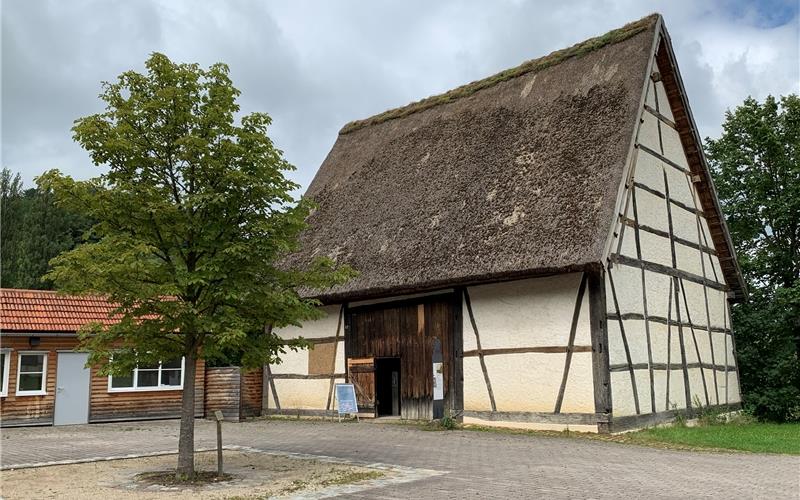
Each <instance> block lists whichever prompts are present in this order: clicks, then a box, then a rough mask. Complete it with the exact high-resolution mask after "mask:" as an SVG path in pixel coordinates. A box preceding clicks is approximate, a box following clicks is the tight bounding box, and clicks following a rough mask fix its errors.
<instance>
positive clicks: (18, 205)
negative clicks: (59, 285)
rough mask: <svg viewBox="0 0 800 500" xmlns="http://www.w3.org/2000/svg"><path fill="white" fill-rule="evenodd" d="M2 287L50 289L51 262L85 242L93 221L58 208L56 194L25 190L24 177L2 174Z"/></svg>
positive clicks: (2, 172) (0, 197) (36, 189)
mask: <svg viewBox="0 0 800 500" xmlns="http://www.w3.org/2000/svg"><path fill="white" fill-rule="evenodd" d="M0 217H1V218H2V220H0V259H1V260H0V286H2V287H4V288H28V289H50V288H52V286H53V283H52V282H51V281H50V280H43V279H42V276H44V274H45V273H46V272H47V270H48V269H49V265H48V262H49V261H50V259H52V258H53V257H55V256H57V255H58V254H60V253H61V252H64V251H66V250H71V249H72V248H74V247H75V245H77V244H78V243H80V242H81V241H82V240H83V233H84V232H85V231H86V230H87V229H88V228H89V227H90V225H91V224H90V221H89V220H88V219H87V218H86V217H83V216H81V215H80V214H75V213H72V212H69V211H67V210H65V209H63V208H62V207H58V206H56V205H55V200H54V197H53V193H52V192H50V191H46V190H42V189H38V188H32V189H25V188H24V186H23V184H22V179H21V178H20V175H19V174H18V173H17V174H14V173H12V172H11V170H9V169H7V168H4V169H3V170H2V171H1V172H0Z"/></svg>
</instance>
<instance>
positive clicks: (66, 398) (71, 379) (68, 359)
mask: <svg viewBox="0 0 800 500" xmlns="http://www.w3.org/2000/svg"><path fill="white" fill-rule="evenodd" d="M88 358H89V354H88V353H85V352H59V353H58V367H57V369H56V412H55V417H53V424H54V425H70V424H85V423H88V422H89V369H88V368H86V367H85V366H86V360H87V359H88Z"/></svg>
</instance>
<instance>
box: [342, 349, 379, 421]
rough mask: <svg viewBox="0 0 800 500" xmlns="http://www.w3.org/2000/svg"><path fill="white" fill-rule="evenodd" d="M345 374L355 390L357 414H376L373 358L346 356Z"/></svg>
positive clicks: (366, 415) (371, 415)
mask: <svg viewBox="0 0 800 500" xmlns="http://www.w3.org/2000/svg"><path fill="white" fill-rule="evenodd" d="M347 375H348V377H349V380H350V383H351V384H353V386H354V387H355V390H356V403H357V404H358V414H359V415H361V416H365V417H374V416H375V415H376V413H375V412H376V405H375V358H348V359H347Z"/></svg>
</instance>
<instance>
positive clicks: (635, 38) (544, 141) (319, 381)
mask: <svg viewBox="0 0 800 500" xmlns="http://www.w3.org/2000/svg"><path fill="white" fill-rule="evenodd" d="M306 194H307V196H309V197H311V198H312V199H313V200H314V201H316V203H317V204H318V208H317V210H316V211H315V212H314V213H313V214H312V215H311V216H310V217H309V220H308V222H309V229H308V230H307V231H306V232H305V233H304V234H303V235H302V250H301V251H300V252H298V253H296V254H293V255H292V256H291V258H290V259H289V261H290V263H304V262H309V261H310V260H311V259H313V258H314V257H316V256H320V255H326V256H329V257H331V258H333V259H334V260H336V261H337V262H339V263H347V264H349V265H351V266H352V267H353V268H355V269H356V270H357V271H358V272H359V273H360V274H359V276H358V277H356V278H355V279H353V280H352V281H350V282H348V283H346V284H344V285H341V286H337V287H334V288H331V289H327V290H313V291H308V293H309V295H311V296H315V297H317V298H319V299H320V300H321V301H322V303H323V304H324V305H323V306H322V308H323V310H324V312H325V313H326V316H325V317H324V318H323V319H320V320H317V321H312V322H307V323H305V324H304V325H303V326H302V328H299V327H297V328H296V327H292V328H286V329H283V330H282V331H280V335H282V336H284V338H290V337H296V336H302V337H304V338H306V339H308V340H309V341H311V343H312V344H313V349H310V350H308V351H304V352H296V353H295V352H291V353H287V354H286V355H284V356H282V358H283V359H282V363H280V364H275V365H271V366H268V367H266V369H265V370H264V377H265V383H264V387H263V389H264V393H265V394H264V397H263V398H262V400H263V404H264V411H265V412H266V413H288V414H293V415H294V414H300V415H321V414H328V413H330V412H332V411H333V410H334V408H335V401H334V384H335V383H337V382H345V381H349V382H352V383H354V385H355V387H356V392H357V399H358V406H359V412H360V413H361V414H362V415H369V416H377V417H380V416H389V415H396V416H400V417H402V418H409V419H430V418H432V417H433V416H434V413H435V412H436V413H438V412H439V411H438V410H435V409H434V407H435V406H436V405H435V404H434V401H437V400H439V399H443V403H444V404H443V406H444V412H445V413H449V414H450V415H452V416H454V417H457V418H461V419H463V421H464V422H471V423H481V424H486V425H501V426H513V427H526V428H549V429H563V428H566V427H569V428H571V429H577V430H586V431H595V432H609V431H612V432H613V431H621V430H625V429H630V428H636V427H643V426H646V425H650V424H653V423H656V422H660V421H665V420H669V419H671V418H674V416H675V415H676V414H677V412H683V413H685V414H689V415H691V414H692V413H693V412H694V411H696V409H697V407H698V406H703V407H712V406H713V407H729V408H736V407H738V405H739V403H740V393H739V377H738V373H737V363H736V354H735V353H736V350H735V343H734V336H733V332H732V327H731V322H730V313H729V303H730V302H731V301H736V300H742V299H744V298H745V297H746V289H745V286H744V283H743V280H742V277H741V272H740V270H739V268H738V264H737V261H736V257H735V255H734V250H733V246H732V243H731V240H730V236H729V234H728V231H727V228H726V224H725V220H724V218H723V215H722V213H721V210H720V205H719V202H718V200H717V196H716V193H715V189H714V186H713V183H712V180H711V176H710V173H709V169H708V166H707V164H706V161H705V158H704V156H703V152H702V148H701V142H700V139H699V136H698V133H697V127H696V126H695V123H694V120H693V118H692V113H691V109H690V108H689V101H688V98H687V95H686V91H685V88H684V86H683V83H682V80H681V75H680V73H679V71H678V66H677V61H676V59H675V54H674V52H673V49H672V46H671V42H670V38H669V35H668V33H667V30H666V28H665V26H664V22H663V19H662V18H661V16H659V15H652V16H649V17H647V18H644V19H641V20H639V21H637V22H634V23H631V24H628V25H626V26H624V27H622V28H620V29H617V30H614V31H612V32H609V33H607V34H605V35H602V36H599V37H597V38H593V39H590V40H587V41H585V42H582V43H580V44H577V45H575V46H573V47H570V48H567V49H564V50H560V51H557V52H554V53H552V54H550V55H548V56H545V57H543V58H540V59H535V60H532V61H528V62H526V63H524V64H522V65H521V66H518V67H516V68H513V69H510V70H507V71H504V72H501V73H499V74H497V75H494V76H492V77H490V78H487V79H485V80H480V81H476V82H473V83H470V84H467V85H464V86H462V87H459V88H457V89H454V90H452V91H450V92H447V93H445V94H442V95H439V96H434V97H430V98H427V99H423V100H421V101H418V102H415V103H412V104H410V105H408V106H405V107H401V108H398V109H393V110H389V111H387V112H384V113H382V114H380V115H377V116H374V117H372V118H369V119H366V120H361V121H356V122H352V123H350V124H348V125H346V126H345V127H344V128H343V129H342V130H341V131H340V133H339V137H338V139H337V141H336V143H335V145H334V146H333V149H332V150H331V151H330V153H329V155H328V157H327V158H326V159H325V161H324V162H323V164H322V166H321V167H320V169H319V171H318V173H317V175H316V177H315V178H314V180H313V182H312V183H311V185H310V187H309V189H308V191H307V193H306ZM436 361H441V364H440V365H436V366H437V367H439V371H440V372H441V377H440V378H437V376H436V374H434V368H433V366H434V364H433V363H434V362H436ZM437 381H438V383H440V384H442V385H439V386H438V387H436V386H437V385H438V384H437Z"/></svg>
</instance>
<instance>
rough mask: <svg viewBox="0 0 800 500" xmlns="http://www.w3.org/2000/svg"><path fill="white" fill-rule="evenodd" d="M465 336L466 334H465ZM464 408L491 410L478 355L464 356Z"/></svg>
mask: <svg viewBox="0 0 800 500" xmlns="http://www.w3.org/2000/svg"><path fill="white" fill-rule="evenodd" d="M465 337H466V335H465ZM463 371H464V409H465V410H472V411H491V410H492V405H491V402H490V401H489V392H488V391H487V390H486V382H485V380H484V378H483V371H482V370H481V365H480V361H479V360H478V357H477V356H475V357H469V358H464V363H463Z"/></svg>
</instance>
